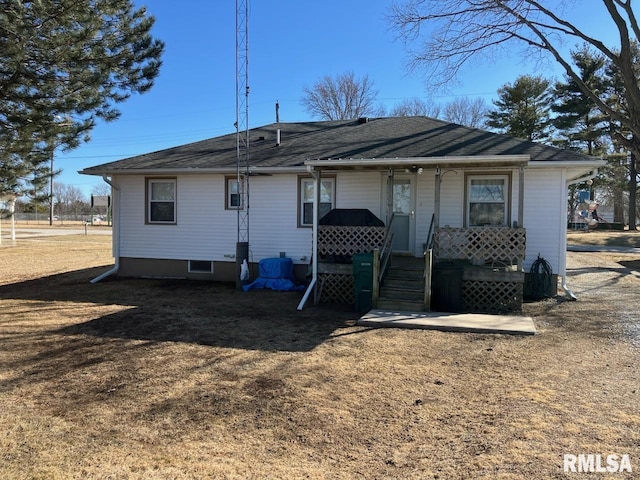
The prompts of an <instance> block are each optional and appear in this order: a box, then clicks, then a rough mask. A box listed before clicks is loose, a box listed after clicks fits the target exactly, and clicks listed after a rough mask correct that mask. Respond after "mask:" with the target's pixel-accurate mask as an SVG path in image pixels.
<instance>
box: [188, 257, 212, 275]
mask: <svg viewBox="0 0 640 480" xmlns="http://www.w3.org/2000/svg"><path fill="white" fill-rule="evenodd" d="M189 273H213V262H211V261H209V260H189Z"/></svg>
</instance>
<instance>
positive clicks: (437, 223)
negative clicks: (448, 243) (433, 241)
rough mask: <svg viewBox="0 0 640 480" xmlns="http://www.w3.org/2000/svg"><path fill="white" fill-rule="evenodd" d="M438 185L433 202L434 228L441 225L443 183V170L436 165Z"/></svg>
mask: <svg viewBox="0 0 640 480" xmlns="http://www.w3.org/2000/svg"><path fill="white" fill-rule="evenodd" d="M435 180H436V187H435V192H436V193H435V195H436V198H435V200H434V202H433V228H439V227H440V185H441V184H442V171H441V170H440V167H436V176H435Z"/></svg>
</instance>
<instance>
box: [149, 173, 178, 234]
mask: <svg viewBox="0 0 640 480" xmlns="http://www.w3.org/2000/svg"><path fill="white" fill-rule="evenodd" d="M147 222H148V223H164V224H175V223H176V179H175V178H148V179H147Z"/></svg>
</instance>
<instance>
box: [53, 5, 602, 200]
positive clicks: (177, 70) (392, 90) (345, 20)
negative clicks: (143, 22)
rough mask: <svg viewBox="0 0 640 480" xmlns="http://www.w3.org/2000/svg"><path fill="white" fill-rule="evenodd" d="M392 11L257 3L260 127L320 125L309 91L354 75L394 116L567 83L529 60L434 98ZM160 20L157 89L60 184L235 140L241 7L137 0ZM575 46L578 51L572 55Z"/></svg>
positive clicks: (252, 102) (464, 81) (475, 71)
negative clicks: (90, 170)
mask: <svg viewBox="0 0 640 480" xmlns="http://www.w3.org/2000/svg"><path fill="white" fill-rule="evenodd" d="M391 4H392V2H391V1H390V0H342V1H336V0H325V1H323V2H302V1H299V0H270V1H258V0H251V1H250V17H249V85H250V96H249V126H250V127H256V126H260V125H264V124H268V123H272V122H274V121H275V102H276V100H277V101H279V103H280V120H281V121H283V122H291V121H305V120H312V118H311V117H310V116H309V115H308V114H307V113H306V112H305V110H304V108H303V107H302V106H301V105H300V99H301V98H302V95H303V89H304V87H305V86H312V85H313V83H314V82H315V81H317V80H318V79H319V78H321V77H323V76H324V75H330V76H335V75H338V74H342V73H345V72H348V71H353V72H354V73H355V74H356V76H357V77H360V76H362V75H365V74H367V75H369V77H370V79H371V80H373V82H374V88H375V90H377V91H378V99H379V101H380V102H381V103H382V104H384V106H386V107H387V109H391V108H392V107H393V106H394V105H396V104H397V103H398V102H400V101H402V100H403V99H407V98H413V97H421V98H423V99H428V98H432V99H433V101H434V102H436V103H447V102H448V101H451V100H452V99H453V98H455V96H468V97H470V98H476V97H483V98H485V99H486V100H487V103H490V102H491V99H492V98H495V97H496V91H497V89H498V88H499V87H500V86H502V85H504V84H505V83H511V82H513V81H514V80H515V79H516V77H517V76H518V75H521V74H526V73H534V74H542V75H543V76H545V77H546V78H553V77H556V78H560V77H561V72H560V70H559V69H558V68H557V67H555V66H554V65H548V66H547V67H544V68H542V69H541V68H540V66H539V65H538V66H536V65H535V64H527V63H525V62H524V61H523V60H526V58H525V59H523V58H522V55H521V53H520V52H518V51H514V52H513V55H510V56H508V57H499V58H496V59H495V61H493V62H488V63H484V64H472V65H469V67H468V68H466V69H465V70H464V71H463V72H462V75H461V76H460V77H459V81H458V82H457V83H456V84H452V85H450V86H449V88H448V91H439V92H436V95H433V92H432V91H430V90H429V88H428V82H427V81H426V79H425V78H423V76H422V75H421V74H420V72H415V73H409V72H408V71H407V68H406V61H407V53H406V49H405V46H404V45H403V43H402V41H401V40H398V39H396V33H395V32H393V31H392V30H390V25H389V23H388V21H387V20H386V18H385V16H386V14H387V13H388V11H389V8H390V6H391ZM136 5H138V6H142V5H145V6H146V7H147V10H148V11H149V12H150V13H151V14H152V15H154V16H155V17H156V25H155V27H154V35H155V36H157V37H158V38H160V39H162V40H163V41H164V42H165V43H166V51H165V55H164V57H163V67H162V70H161V73H160V76H159V77H158V79H157V80H156V83H155V86H154V87H153V89H152V90H151V91H150V92H149V93H147V94H145V95H135V96H133V97H132V98H130V99H129V100H128V101H127V102H125V103H123V104H120V106H119V108H120V110H121V112H122V116H121V118H120V119H119V120H117V121H115V122H111V123H108V124H105V123H100V124H99V125H98V126H97V127H96V128H95V129H94V130H93V132H92V134H91V141H90V142H89V143H87V144H84V145H83V146H81V147H80V148H78V149H76V150H74V151H72V152H69V153H62V152H56V156H55V167H56V168H61V169H63V172H62V173H61V174H60V176H59V177H57V181H59V182H62V183H65V184H67V185H73V186H76V187H78V188H80V189H81V190H82V191H83V192H84V193H85V194H86V195H87V196H88V195H90V194H91V191H92V189H93V187H94V186H95V185H99V184H103V181H102V179H101V178H99V177H94V176H87V175H80V174H78V173H77V171H78V170H81V169H83V168H85V167H89V166H93V165H98V164H102V163H106V162H110V161H113V160H119V159H121V158H126V157H129V156H132V155H137V154H142V153H148V152H152V151H157V150H161V149H163V148H169V147H172V146H176V145H181V144H185V143H189V142H193V141H197V140H202V139H204V138H209V137H214V136H218V135H223V134H226V133H233V132H235V129H234V127H233V123H234V121H235V115H236V113H235V1H234V0H214V1H209V0H194V1H190V2H176V1H175V0H146V1H141V0H136ZM576 5H579V7H581V8H579V9H578V8H576V9H575V10H574V11H573V13H572V14H571V18H575V16H576V15H580V17H581V18H579V19H578V21H579V22H581V23H584V25H585V26H586V27H585V28H587V29H588V30H589V32H590V33H591V34H592V35H593V36H595V37H596V38H601V39H605V40H606V39H608V38H609V39H610V38H611V35H612V34H613V33H614V29H613V27H612V25H611V24H610V22H611V21H610V20H609V21H608V22H607V21H606V19H605V17H603V16H602V15H600V14H599V13H598V9H602V6H601V4H600V1H599V0H582V1H577V2H576ZM572 46H573V45H569V46H568V47H572Z"/></svg>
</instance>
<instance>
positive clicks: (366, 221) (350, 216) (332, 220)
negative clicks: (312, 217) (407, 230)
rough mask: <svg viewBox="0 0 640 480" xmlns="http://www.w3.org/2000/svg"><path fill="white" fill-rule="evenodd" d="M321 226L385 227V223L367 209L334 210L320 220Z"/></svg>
mask: <svg viewBox="0 0 640 480" xmlns="http://www.w3.org/2000/svg"><path fill="white" fill-rule="evenodd" d="M320 225H334V226H342V227H384V222H383V221H382V220H380V219H379V218H378V217H376V216H375V215H374V214H373V213H371V211H370V210H367V209H366V208H334V209H333V210H331V211H330V212H329V213H327V214H326V215H325V216H324V217H322V218H321V219H320Z"/></svg>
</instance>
